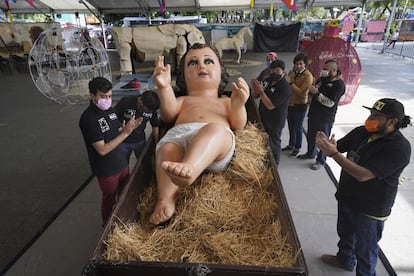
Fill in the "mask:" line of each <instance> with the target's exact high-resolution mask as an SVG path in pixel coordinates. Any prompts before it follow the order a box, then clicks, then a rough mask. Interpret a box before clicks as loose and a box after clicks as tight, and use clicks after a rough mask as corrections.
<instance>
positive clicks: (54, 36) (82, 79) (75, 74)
mask: <svg viewBox="0 0 414 276" xmlns="http://www.w3.org/2000/svg"><path fill="white" fill-rule="evenodd" d="M29 68H30V74H31V76H32V79H33V82H34V84H35V85H36V87H37V89H38V90H39V91H40V92H41V93H42V94H43V95H44V96H46V97H47V98H49V99H51V100H54V101H56V102H58V103H60V104H81V103H85V102H88V101H89V98H90V97H89V88H88V83H89V81H90V80H91V79H92V78H94V77H98V76H101V77H105V78H107V79H108V80H110V81H112V74H111V66H110V64H109V58H108V54H107V53H106V51H105V48H104V47H103V45H102V43H101V42H100V41H99V40H98V39H97V38H93V37H90V36H89V34H88V33H86V30H85V31H84V32H82V30H81V29H78V28H76V30H75V31H74V30H73V29H71V30H70V32H68V33H65V30H61V29H60V28H56V27H54V28H51V29H48V30H45V31H43V32H42V33H41V34H40V35H39V37H38V38H37V40H36V41H35V43H34V45H33V47H32V49H31V50H30V53H29Z"/></svg>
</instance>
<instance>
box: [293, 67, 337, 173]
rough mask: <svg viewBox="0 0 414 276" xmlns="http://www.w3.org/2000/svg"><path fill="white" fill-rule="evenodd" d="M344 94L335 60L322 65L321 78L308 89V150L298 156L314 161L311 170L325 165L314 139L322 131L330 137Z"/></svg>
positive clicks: (324, 158) (322, 155)
mask: <svg viewBox="0 0 414 276" xmlns="http://www.w3.org/2000/svg"><path fill="white" fill-rule="evenodd" d="M344 93H345V83H344V81H343V79H342V74H341V71H340V70H339V68H338V63H337V62H336V61H335V60H328V61H326V62H325V63H324V65H323V68H322V70H321V76H320V78H319V79H318V81H317V82H316V84H315V85H311V86H310V87H309V95H311V96H312V100H311V104H310V106H309V111H308V131H307V133H306V140H307V143H308V149H307V152H306V153H305V154H301V155H299V156H298V158H299V159H314V158H315V157H316V163H315V164H312V165H311V169H312V170H319V169H320V167H321V166H323V165H324V164H325V161H326V156H325V154H324V153H323V152H322V151H318V149H317V148H316V146H315V137H316V133H317V132H318V131H323V132H324V133H325V135H326V136H330V134H331V129H332V126H333V124H334V122H335V115H336V111H337V109H338V103H339V100H340V99H341V97H342V95H343V94H344Z"/></svg>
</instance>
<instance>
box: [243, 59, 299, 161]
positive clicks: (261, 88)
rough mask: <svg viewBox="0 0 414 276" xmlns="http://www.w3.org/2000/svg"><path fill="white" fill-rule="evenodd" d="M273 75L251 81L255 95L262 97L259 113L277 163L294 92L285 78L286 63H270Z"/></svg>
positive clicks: (277, 61) (276, 61) (279, 61)
mask: <svg viewBox="0 0 414 276" xmlns="http://www.w3.org/2000/svg"><path fill="white" fill-rule="evenodd" d="M270 69H271V75H270V77H268V78H267V79H266V80H265V81H263V82H260V81H259V80H257V79H253V80H252V81H251V84H252V89H253V97H255V98H258V97H260V104H259V113H260V119H261V121H262V123H263V127H264V128H265V130H266V132H267V134H268V135H269V144H270V148H271V150H272V153H273V156H274V158H275V160H276V163H277V164H279V161H280V151H281V136H282V130H283V127H284V126H285V122H286V118H287V113H288V103H289V98H290V95H291V94H292V90H291V87H290V85H289V83H288V81H287V80H286V79H285V71H284V70H285V63H284V62H283V61H282V60H280V59H278V60H274V61H273V62H272V63H271V64H270Z"/></svg>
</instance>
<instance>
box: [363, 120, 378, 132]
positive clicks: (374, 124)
mask: <svg viewBox="0 0 414 276" xmlns="http://www.w3.org/2000/svg"><path fill="white" fill-rule="evenodd" d="M378 125H379V121H378V120H369V119H367V120H366V121H365V129H366V130H367V131H368V132H377V131H378Z"/></svg>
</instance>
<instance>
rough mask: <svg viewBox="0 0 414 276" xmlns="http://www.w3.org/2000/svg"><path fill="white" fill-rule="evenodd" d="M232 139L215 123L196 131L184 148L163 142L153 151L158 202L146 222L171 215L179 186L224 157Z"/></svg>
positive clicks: (188, 182) (189, 181)
mask: <svg viewBox="0 0 414 276" xmlns="http://www.w3.org/2000/svg"><path fill="white" fill-rule="evenodd" d="M232 143H233V136H232V134H231V133H230V131H229V129H227V128H226V127H225V126H222V125H219V124H207V125H205V126H204V127H202V128H200V130H199V131H198V133H197V134H196V135H195V136H194V137H193V140H192V141H191V143H189V146H188V148H187V149H186V150H185V152H184V150H183V149H182V148H181V147H180V146H178V145H176V144H174V143H165V144H163V145H162V146H161V147H160V148H159V149H158V151H157V156H156V175H157V185H158V199H157V204H156V206H155V209H154V212H153V213H152V215H151V217H150V223H152V224H155V225H157V224H161V223H163V222H165V221H167V220H169V219H170V218H171V217H172V216H173V215H174V213H175V198H176V194H177V192H178V190H179V189H180V187H186V186H188V185H190V184H192V183H193V182H194V181H195V180H196V179H197V177H198V176H199V175H200V174H201V173H202V172H203V171H204V170H205V169H206V168H208V167H209V166H210V165H211V164H212V163H213V162H216V161H219V160H221V159H223V158H224V157H226V155H227V153H228V152H229V150H230V149H231V147H232Z"/></svg>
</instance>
